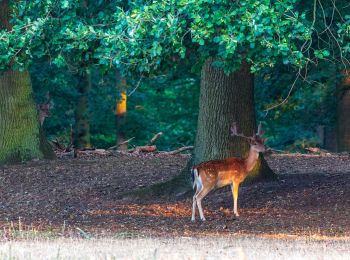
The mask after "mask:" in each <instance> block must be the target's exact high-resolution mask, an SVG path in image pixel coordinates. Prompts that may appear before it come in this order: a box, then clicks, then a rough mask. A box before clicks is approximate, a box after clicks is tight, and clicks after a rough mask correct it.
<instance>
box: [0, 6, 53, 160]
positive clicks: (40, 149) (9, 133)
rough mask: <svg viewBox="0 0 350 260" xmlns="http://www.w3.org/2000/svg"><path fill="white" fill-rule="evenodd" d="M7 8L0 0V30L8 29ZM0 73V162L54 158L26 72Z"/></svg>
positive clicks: (10, 27)
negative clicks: (42, 128) (40, 121)
mask: <svg viewBox="0 0 350 260" xmlns="http://www.w3.org/2000/svg"><path fill="white" fill-rule="evenodd" d="M10 8H11V7H10V4H9V1H2V2H1V10H0V29H1V30H5V31H10V30H11V29H12V25H11V23H10V13H11V11H10ZM11 62H15V61H14V60H11ZM0 73H1V74H0V133H1V139H0V164H2V163H11V162H20V161H23V160H28V159H33V158H48V159H52V158H54V157H55V155H54V153H53V151H52V149H51V147H50V145H49V144H48V143H47V141H46V138H45V136H44V134H43V132H42V130H41V127H40V125H39V119H38V113H37V110H36V106H35V104H34V100H33V97H32V86H31V81H30V75H29V72H28V71H27V70H24V71H16V70H12V69H6V70H3V71H1V72H0Z"/></svg>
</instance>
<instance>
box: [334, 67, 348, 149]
mask: <svg viewBox="0 0 350 260" xmlns="http://www.w3.org/2000/svg"><path fill="white" fill-rule="evenodd" d="M344 74H345V78H344V80H343V81H342V82H341V83H340V84H339V86H338V90H337V92H338V103H337V106H338V107H337V128H336V129H337V150H338V152H343V151H347V152H350V71H348V74H346V73H344Z"/></svg>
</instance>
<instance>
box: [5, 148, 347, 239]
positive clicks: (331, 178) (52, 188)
mask: <svg viewBox="0 0 350 260" xmlns="http://www.w3.org/2000/svg"><path fill="white" fill-rule="evenodd" d="M189 158H190V157H189V155H176V156H175V155H172V156H170V155H157V154H155V155H152V154H148V155H132V154H130V155H128V154H117V155H115V156H109V157H105V156H94V157H91V156H84V157H81V158H78V159H72V158H60V159H58V160H55V161H32V162H28V163H22V164H17V165H12V166H4V167H1V168H0V240H1V241H7V240H11V239H21V238H30V236H34V235H35V234H39V233H40V232H41V233H45V234H46V236H51V235H52V236H53V237H57V236H59V237H70V236H75V237H82V238H91V237H105V236H108V237H117V238H134V237H157V238H169V237H202V236H205V237H217V236H225V235H237V234H238V235H254V236H259V237H263V238H292V239H293V238H297V237H298V236H308V237H311V238H313V239H321V240H322V239H327V238H330V239H338V240H347V241H349V240H350V157H349V156H346V155H327V156H318V155H300V154H288V155H270V156H267V157H266V159H267V161H268V163H269V165H270V166H271V168H272V169H273V170H274V171H275V172H276V173H277V174H278V176H279V180H278V181H273V182H259V183H255V184H252V185H246V186H242V187H241V188H240V193H239V195H240V197H239V210H240V217H239V218H234V217H233V214H232V211H231V209H232V197H231V192H230V189H229V187H227V188H222V189H218V190H216V191H214V192H212V193H210V194H209V195H208V196H207V197H206V198H205V200H204V201H203V207H204V209H205V215H206V217H207V221H206V222H204V223H203V222H201V221H199V220H197V221H196V222H194V223H193V222H191V221H190V218H191V205H192V196H189V197H183V196H180V197H176V196H174V197H172V198H170V199H168V200H165V199H163V198H154V199H152V200H142V199H135V200H130V199H125V198H122V195H123V194H125V193H126V192H130V191H134V190H138V189H140V188H143V187H147V186H149V185H151V184H154V183H159V182H162V181H165V180H169V179H171V178H172V177H174V176H176V175H177V174H178V173H179V172H180V170H181V169H182V168H183V167H184V166H185V165H186V163H187V161H188V160H189ZM197 216H198V214H197Z"/></svg>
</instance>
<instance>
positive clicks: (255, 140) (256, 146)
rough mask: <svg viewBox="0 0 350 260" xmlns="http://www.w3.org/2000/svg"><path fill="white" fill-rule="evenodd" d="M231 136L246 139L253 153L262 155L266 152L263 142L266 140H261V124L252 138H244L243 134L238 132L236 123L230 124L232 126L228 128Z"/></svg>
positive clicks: (262, 133)
mask: <svg viewBox="0 0 350 260" xmlns="http://www.w3.org/2000/svg"><path fill="white" fill-rule="evenodd" d="M230 131H231V136H240V137H243V138H244V139H246V140H247V141H248V142H249V144H250V149H253V150H254V151H256V152H258V153H263V152H265V151H266V146H265V144H264V143H265V141H266V139H267V138H262V136H263V135H264V133H265V131H262V130H261V123H260V124H259V126H258V131H257V133H254V134H253V135H252V136H245V135H244V134H243V133H239V132H238V126H237V123H236V122H233V123H232V126H231V128H230Z"/></svg>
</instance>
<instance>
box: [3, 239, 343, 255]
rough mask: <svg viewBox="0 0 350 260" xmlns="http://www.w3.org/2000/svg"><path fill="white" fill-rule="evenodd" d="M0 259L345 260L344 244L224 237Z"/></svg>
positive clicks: (38, 247)
mask: <svg viewBox="0 0 350 260" xmlns="http://www.w3.org/2000/svg"><path fill="white" fill-rule="evenodd" d="M0 258H1V259H327V260H328V259H350V240H335V239H331V240H329V239H325V240H324V239H322V240H318V239H314V238H311V237H309V238H307V237H304V238H302V239H287V238H279V239H276V238H263V237H256V236H229V237H224V238H223V237H220V238H219V237H207V238H190V237H179V238H174V239H166V238H126V239H125V238H114V239H110V238H100V239H95V240H89V239H69V238H61V239H54V240H50V239H46V240H24V241H8V242H3V243H1V244H0Z"/></svg>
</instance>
